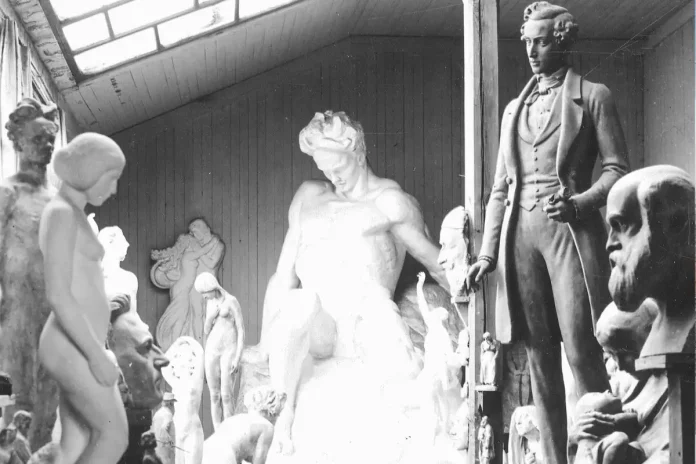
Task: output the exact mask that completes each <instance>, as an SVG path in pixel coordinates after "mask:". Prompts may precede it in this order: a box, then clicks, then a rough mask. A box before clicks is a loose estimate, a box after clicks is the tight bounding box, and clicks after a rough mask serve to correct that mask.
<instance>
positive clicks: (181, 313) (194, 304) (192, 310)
mask: <svg viewBox="0 0 696 464" xmlns="http://www.w3.org/2000/svg"><path fill="white" fill-rule="evenodd" d="M224 255H225V244H224V243H223V242H222V240H220V237H218V236H217V235H215V234H213V233H212V232H211V230H210V227H208V224H207V223H206V222H205V221H204V220H203V219H194V220H193V221H191V223H190V224H189V231H188V233H186V234H181V235H179V237H178V238H177V240H176V243H175V244H174V246H171V247H169V248H165V249H163V250H152V252H151V258H152V259H153V260H155V261H156V263H155V264H154V265H153V266H152V269H151V270H150V280H152V283H153V284H154V285H155V286H156V287H158V288H162V289H169V306H167V309H166V310H165V311H164V314H163V315H162V317H160V319H159V321H157V329H156V331H155V336H156V338H157V343H158V344H159V346H161V347H162V349H163V350H165V351H166V350H168V349H169V347H170V346H171V344H172V343H173V342H174V340H176V339H177V338H178V337H180V336H189V337H193V338H195V339H196V341H198V343H200V344H201V345H203V344H204V342H205V340H204V335H203V324H204V321H205V311H204V309H205V308H204V305H203V297H202V296H201V294H200V293H198V292H197V291H196V289H195V288H194V286H193V284H194V282H195V280H196V277H197V276H199V275H200V274H201V273H203V272H209V273H211V274H213V275H214V276H217V274H218V270H219V269H220V265H221V264H222V259H223V257H224Z"/></svg>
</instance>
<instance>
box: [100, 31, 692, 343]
mask: <svg viewBox="0 0 696 464" xmlns="http://www.w3.org/2000/svg"><path fill="white" fill-rule="evenodd" d="M581 58H582V59H583V61H582V63H581V65H582V67H583V69H589V68H588V66H589V67H593V66H597V65H599V66H598V67H597V69H596V70H595V71H593V74H592V80H595V81H599V82H605V83H608V84H607V85H609V86H610V88H612V91H614V93H615V95H617V106H619V112H620V113H621V115H622V118H624V119H622V122H624V121H626V122H627V123H628V124H627V125H631V124H632V127H633V129H630V130H629V129H627V128H626V127H624V129H626V130H627V134H631V137H632V140H631V141H629V143H633V144H634V146H635V145H636V144H637V142H636V140H634V139H635V137H637V135H636V134H639V133H642V116H641V108H640V107H639V106H637V104H636V103H635V102H636V101H642V100H637V99H636V95H635V94H634V92H636V90H635V89H639V88H640V86H641V85H642V81H641V80H640V79H639V77H640V76H642V72H643V71H642V62H641V60H640V58H635V57H633V56H619V57H611V58H609V59H608V58H607V55H606V54H604V55H599V54H598V55H597V56H596V57H590V58H588V59H587V60H586V59H585V55H583V56H582V57H581ZM500 59H501V65H500V66H501V76H500V101H501V103H502V104H504V103H506V102H507V101H509V100H510V99H512V98H514V97H516V96H517V93H518V92H519V91H520V89H521V88H522V86H523V85H524V84H525V82H526V80H527V78H528V77H529V76H530V73H529V70H528V66H527V62H526V59H525V56H524V50H523V49H522V48H521V46H520V44H519V43H516V42H507V41H503V42H501V54H500ZM593 60H594V61H593ZM228 64H229V62H228ZM175 65H176V63H175ZM279 71H281V72H279ZM279 71H278V70H277V71H275V72H272V73H269V74H267V75H261V76H257V77H255V78H253V79H251V80H250V81H247V82H246V83H245V84H240V86H239V87H236V88H235V87H232V88H230V89H227V90H225V91H222V92H219V93H215V94H211V95H210V96H208V97H206V98H205V99H203V100H200V101H197V102H193V103H190V104H188V105H185V106H183V107H181V108H180V109H178V110H175V111H173V112H171V113H167V114H165V115H163V116H160V117H158V118H155V119H152V120H150V121H148V122H146V123H143V124H141V125H139V126H136V127H135V128H133V129H130V130H128V131H124V132H122V133H119V134H117V135H116V136H115V138H116V140H117V141H118V143H119V144H120V146H121V147H122V148H123V149H124V152H126V156H127V158H128V163H129V168H128V169H127V170H126V172H125V173H124V177H123V180H122V181H121V185H120V191H119V195H118V197H117V198H116V199H114V200H112V202H110V204H108V205H106V206H105V207H104V208H102V210H103V211H102V210H100V212H99V216H98V218H97V219H98V221H99V224H100V226H102V227H103V226H106V225H112V224H117V225H119V226H121V228H122V229H123V230H124V233H125V234H126V237H127V238H128V240H129V241H130V242H131V244H132V247H131V250H130V251H129V257H128V260H127V261H126V262H125V263H124V267H126V268H128V269H130V270H132V271H134V272H136V273H137V275H138V278H139V281H140V288H141V291H140V294H139V298H140V300H139V301H141V304H140V312H141V314H142V315H143V319H144V320H145V321H146V322H147V323H148V324H150V326H151V327H153V328H154V326H155V325H156V322H157V320H158V318H159V317H160V316H161V315H162V313H163V312H164V310H165V308H166V306H167V303H168V299H169V298H168V294H167V292H166V291H160V290H157V289H155V288H154V287H153V285H152V284H151V283H150V281H149V270H150V265H151V261H150V257H149V255H150V249H151V248H155V247H156V248H162V247H166V246H170V245H172V244H173V242H174V240H175V239H176V237H177V236H178V235H179V234H180V233H183V232H185V231H186V227H187V225H188V222H189V221H190V220H191V219H193V218H195V217H198V216H203V217H205V219H206V220H207V221H209V223H210V224H211V226H212V228H213V231H214V232H215V233H217V234H219V235H220V236H221V237H222V239H223V240H224V242H225V244H226V245H227V253H226V255H225V259H224V262H223V273H222V282H221V283H222V285H223V286H224V287H225V288H226V289H227V290H228V291H230V292H231V293H232V294H234V295H235V296H236V297H237V298H238V299H239V301H240V303H241V305H242V308H243V315H244V318H245V323H246V327H247V334H248V342H249V343H250V344H253V343H256V342H257V341H258V337H259V335H260V329H261V314H262V307H263V299H264V293H265V289H266V285H267V283H268V279H269V277H270V276H271V274H272V273H273V272H274V270H275V267H276V264H277V260H278V256H279V254H280V249H281V246H282V242H283V239H284V235H285V232H286V230H287V210H288V207H289V205H290V202H291V200H292V197H293V195H294V193H295V191H296V190H297V188H298V187H299V185H300V184H301V183H302V182H303V181H304V180H307V179H311V178H322V175H321V172H319V171H318V170H317V169H316V166H315V165H314V163H313V161H312V160H311V158H310V157H309V156H307V155H305V154H304V153H302V152H301V151H300V149H299V143H298V134H299V131H300V130H301V129H302V127H304V126H305V125H306V124H307V122H309V120H310V119H311V118H312V116H313V114H314V113H315V112H317V111H323V110H326V109H333V110H337V111H338V110H346V111H348V112H349V114H350V115H351V116H354V117H355V118H356V119H357V120H359V121H360V122H361V123H362V125H363V127H364V129H365V133H366V146H367V149H368V159H369V161H370V163H371V165H372V167H373V169H374V170H375V172H376V173H377V174H378V175H381V176H388V177H390V178H392V179H394V180H396V181H397V182H399V184H401V185H402V186H403V187H404V189H405V190H406V191H407V192H408V193H410V194H412V195H413V196H414V197H415V198H416V199H417V200H418V202H419V203H420V204H421V206H422V209H423V211H424V216H425V220H426V223H427V226H428V228H429V229H430V231H431V232H432V234H433V236H434V237H435V238H436V236H437V234H438V231H439V223H440V221H441V220H442V217H443V216H444V214H446V213H447V211H449V210H450V209H451V208H452V207H454V206H455V205H457V204H460V203H461V197H460V195H461V192H462V191H463V183H464V177H462V175H463V174H465V173H464V172H463V165H462V154H461V150H462V146H463V135H462V113H461V111H462V101H461V100H462V84H463V83H462V52H461V43H460V42H458V41H455V40H448V39H393V38H390V39H376V40H375V41H374V42H370V41H369V40H365V38H360V39H352V40H351V41H349V42H348V43H344V44H338V45H336V46H332V47H330V48H329V49H327V50H324V51H321V52H317V54H314V55H309V56H307V57H305V58H303V59H302V60H300V61H299V62H297V63H295V64H290V65H288V67H286V68H281V70H279ZM612 73H613V74H616V75H619V76H621V77H620V78H621V79H623V81H630V82H631V86H632V87H629V88H628V89H626V88H625V87H622V88H620V89H615V88H614V87H621V86H619V85H618V83H617V82H616V79H619V78H618V77H612V76H610V74H612ZM636 76H638V77H636ZM170 77H173V76H170ZM611 79H615V80H614V81H612V80H611ZM612 82H613V83H612ZM192 84H193V83H192ZM631 89H634V90H631ZM182 97H183V96H182ZM632 102H633V106H630V105H631V103H632ZM501 106H502V105H501ZM501 111H502V110H501ZM631 118H633V119H631ZM692 121H693V120H692ZM631 131H633V132H631ZM636 150H638V149H636ZM491 175H492V173H491ZM102 219H103V220H102ZM327 259H328V258H327ZM414 270H415V268H414V264H413V262H407V264H406V267H405V277H406V278H407V279H408V280H409V281H413V277H414V274H413V272H414Z"/></svg>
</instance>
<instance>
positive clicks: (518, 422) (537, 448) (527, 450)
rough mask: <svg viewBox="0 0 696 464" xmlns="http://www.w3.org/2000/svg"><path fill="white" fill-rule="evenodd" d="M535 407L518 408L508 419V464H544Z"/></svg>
mask: <svg viewBox="0 0 696 464" xmlns="http://www.w3.org/2000/svg"><path fill="white" fill-rule="evenodd" d="M544 462H545V461H544V457H543V455H542V453H541V444H540V443H539V425H538V424H537V419H536V407H535V406H531V405H530V406H520V407H519V408H516V409H515V411H514V412H513V413H512V418H511V419H510V438H509V440H508V464H544Z"/></svg>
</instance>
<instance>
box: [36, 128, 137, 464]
mask: <svg viewBox="0 0 696 464" xmlns="http://www.w3.org/2000/svg"><path fill="white" fill-rule="evenodd" d="M125 162H126V160H125V157H124V155H123V152H122V151H121V149H120V148H119V147H118V145H117V144H116V143H115V142H114V141H113V140H111V139H110V138H108V137H105V136H103V135H99V134H94V133H84V134H80V135H78V136H77V137H75V138H74V139H73V140H72V141H71V142H70V143H69V144H68V145H67V146H65V147H64V148H61V149H60V150H58V152H57V153H56V155H55V157H54V166H55V171H56V175H57V176H58V178H60V179H61V181H62V184H61V188H60V190H59V192H58V194H57V195H56V196H55V197H54V198H53V199H52V200H51V201H50V202H49V204H48V205H47V206H46V208H45V209H44V212H43V215H42V217H41V226H40V230H39V243H40V246H41V251H42V252H43V256H44V273H45V281H46V295H47V298H48V301H49V302H50V303H51V306H52V308H53V312H52V313H51V315H50V316H49V318H48V321H47V322H46V325H45V326H44V329H43V332H42V333H41V341H40V343H39V351H38V356H39V359H40V361H41V364H42V365H43V366H44V367H45V368H46V370H47V371H48V372H49V374H50V375H51V376H52V377H53V378H54V379H55V380H56V381H57V382H58V385H59V388H60V391H61V394H60V401H61V403H60V419H61V429H62V434H61V443H60V449H61V451H62V457H63V460H64V462H65V463H73V462H77V461H78V460H79V462H100V463H105V464H109V463H112V464H115V463H116V462H117V461H118V460H119V458H120V457H121V455H122V454H123V452H124V451H125V449H126V446H127V444H128V424H127V421H126V414H125V411H124V407H123V403H122V401H121V396H120V393H119V390H118V387H117V385H116V381H117V380H118V375H119V370H118V367H117V366H116V365H115V364H114V363H113V362H112V360H111V359H110V358H109V355H107V351H106V349H105V345H106V338H107V331H108V328H109V313H110V309H109V303H108V300H107V298H106V293H105V291H104V276H103V273H102V270H101V258H102V256H103V254H104V249H103V248H102V246H101V244H100V243H99V241H98V240H97V237H96V236H95V235H94V232H93V230H92V228H91V226H90V225H89V222H88V221H87V216H86V215H85V213H84V211H83V210H84V207H85V206H86V205H87V204H88V203H89V204H91V205H93V206H101V205H102V204H103V203H104V202H105V201H106V200H108V198H109V197H111V196H112V195H113V194H115V193H116V185H117V182H118V179H119V177H120V176H121V173H122V172H123V168H124V166H125ZM74 282H79V285H74ZM34 420H37V419H36V418H35V419H34Z"/></svg>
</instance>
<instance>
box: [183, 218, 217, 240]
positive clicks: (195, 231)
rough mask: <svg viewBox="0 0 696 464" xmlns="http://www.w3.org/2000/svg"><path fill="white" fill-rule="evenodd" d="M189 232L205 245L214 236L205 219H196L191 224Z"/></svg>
mask: <svg viewBox="0 0 696 464" xmlns="http://www.w3.org/2000/svg"><path fill="white" fill-rule="evenodd" d="M189 233H190V234H191V235H192V236H193V237H194V238H195V239H196V241H198V243H200V244H201V245H205V244H206V243H208V242H209V241H210V239H211V237H212V236H213V233H212V232H211V230H210V227H209V226H208V223H207V222H205V220H203V219H194V220H193V221H191V223H190V224H189Z"/></svg>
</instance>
